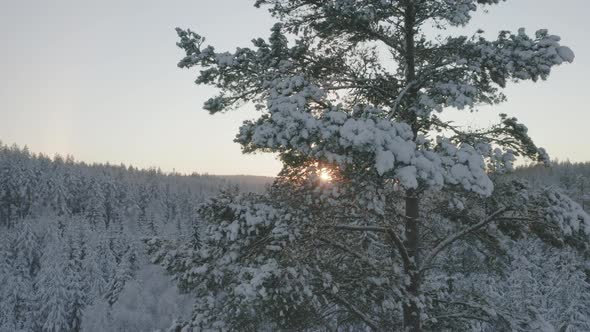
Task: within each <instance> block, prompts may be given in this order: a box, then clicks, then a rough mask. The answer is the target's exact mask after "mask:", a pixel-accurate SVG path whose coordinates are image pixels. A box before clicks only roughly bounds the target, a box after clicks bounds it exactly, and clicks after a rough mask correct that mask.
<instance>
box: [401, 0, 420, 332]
mask: <svg viewBox="0 0 590 332" xmlns="http://www.w3.org/2000/svg"><path fill="white" fill-rule="evenodd" d="M404 2H405V3H404V4H405V17H404V30H405V41H406V49H405V60H406V64H405V65H406V84H408V85H411V84H414V83H415V80H416V58H415V53H416V51H415V42H414V37H415V25H416V9H415V7H414V2H413V0H405V1H404ZM417 95H418V91H417V89H416V88H415V87H414V86H412V87H410V89H409V90H408V96H407V98H408V100H409V101H410V102H414V101H415V100H416V98H417ZM404 118H405V119H404V120H405V121H406V122H407V123H408V124H409V125H410V126H411V127H412V130H413V132H414V137H417V135H418V126H419V124H418V121H417V118H416V114H415V113H414V112H413V111H411V110H404ZM405 212H406V213H405V216H406V232H405V237H406V238H405V243H404V245H405V247H406V250H407V252H408V256H409V257H410V260H411V261H412V264H411V265H410V266H406V274H407V275H408V276H409V277H410V282H409V284H408V285H406V289H405V290H406V294H407V296H408V298H407V299H406V302H405V303H404V306H403V311H404V327H405V330H406V331H408V332H421V331H422V321H421V319H420V314H421V311H420V306H419V304H418V301H419V300H418V297H419V295H420V286H421V285H420V284H421V280H420V279H421V278H420V273H419V271H418V266H419V263H420V225H419V199H418V196H417V193H416V192H415V191H414V190H408V191H407V192H406V211H405Z"/></svg>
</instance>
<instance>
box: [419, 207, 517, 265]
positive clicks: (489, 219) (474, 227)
mask: <svg viewBox="0 0 590 332" xmlns="http://www.w3.org/2000/svg"><path fill="white" fill-rule="evenodd" d="M506 211H508V208H507V207H503V208H501V209H498V210H497V211H496V212H494V213H492V214H491V215H489V216H488V217H487V218H485V219H484V220H482V221H480V222H479V223H477V224H475V225H472V226H469V227H467V228H465V229H464V230H462V231H459V232H457V233H455V234H453V235H451V236H449V237H447V238H446V239H445V240H443V241H442V242H440V243H439V244H438V245H437V246H436V247H435V248H434V249H432V251H431V252H430V254H429V255H428V256H427V257H426V259H425V260H424V264H423V265H422V266H421V267H420V272H422V271H424V270H425V269H427V268H428V266H429V265H430V263H432V260H434V258H436V256H438V254H440V253H441V252H442V251H443V250H444V249H445V248H447V247H448V246H450V245H451V244H453V243H454V242H455V241H457V240H459V239H460V238H462V237H463V236H465V235H467V234H469V233H472V232H475V231H476V230H478V229H480V228H482V227H484V226H486V225H487V224H489V223H491V222H492V221H494V220H496V219H497V218H498V216H500V215H501V214H503V213H504V212H506Z"/></svg>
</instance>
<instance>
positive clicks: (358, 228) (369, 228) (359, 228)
mask: <svg viewBox="0 0 590 332" xmlns="http://www.w3.org/2000/svg"><path fill="white" fill-rule="evenodd" d="M323 227H326V228H334V229H337V230H345V231H355V232H379V233H387V232H388V231H389V230H388V229H387V228H385V227H377V226H348V225H330V226H323Z"/></svg>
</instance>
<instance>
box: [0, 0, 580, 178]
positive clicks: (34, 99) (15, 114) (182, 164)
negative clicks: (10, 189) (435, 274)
mask: <svg viewBox="0 0 590 332" xmlns="http://www.w3.org/2000/svg"><path fill="white" fill-rule="evenodd" d="M253 2H254V1H253V0H191V1H188V0H171V1H161V0H160V1H155V0H147V1H146V0H126V1H121V0H102V1H82V0H52V1H48V0H37V1H32V0H19V1H8V0H0V43H1V44H0V45H2V48H1V49H0V140H1V141H2V142H3V143H4V144H13V143H16V144H18V145H20V146H24V145H27V146H28V147H29V149H30V150H31V151H32V152H42V153H45V154H48V155H50V156H53V155H54V154H56V153H59V154H62V155H66V154H71V155H73V156H74V157H75V158H76V159H77V160H81V161H86V162H107V161H108V162H111V163H115V164H119V163H125V164H132V165H134V166H139V167H150V166H156V167H161V168H162V170H164V171H172V170H173V169H175V170H176V171H180V172H185V173H190V172H193V171H196V172H200V173H205V172H207V173H211V174H252V175H275V174H276V173H277V172H278V171H279V169H280V164H279V162H278V161H276V160H275V158H274V157H273V156H272V155H254V156H244V155H242V154H241V152H240V147H239V145H237V144H235V143H233V138H234V136H235V134H236V132H237V128H238V127H239V125H240V123H241V122H242V121H243V120H245V119H251V118H253V117H254V116H255V112H254V111H252V110H251V109H241V110H237V111H233V112H231V113H228V114H223V115H215V116H211V115H209V114H208V113H207V112H206V111H203V110H202V109H201V106H202V104H203V101H204V100H206V99H207V98H209V97H210V96H211V95H212V94H213V92H214V90H211V89H209V88H205V87H202V86H196V85H194V84H193V80H194V78H195V73H194V72H193V71H187V70H180V69H179V68H177V67H176V63H177V62H178V60H179V59H180V58H181V56H182V51H181V50H180V49H178V48H177V47H176V46H175V42H176V39H177V38H176V34H175V32H174V28H175V27H177V26H179V27H184V28H191V29H192V30H195V31H197V32H199V33H200V34H202V35H204V36H206V37H207V38H208V41H209V42H210V43H211V44H213V45H215V46H216V48H217V49H218V50H233V49H235V47H236V46H250V43H249V41H250V40H251V39H252V38H254V37H267V36H268V29H269V28H270V27H271V26H272V23H273V20H272V19H271V18H270V16H269V15H268V14H267V13H266V11H264V10H257V9H255V8H254V7H253V6H252V3H253ZM588 6H589V5H588V3H587V0H508V1H507V2H506V3H504V4H502V5H500V6H494V7H492V9H491V10H490V13H488V14H485V15H477V19H475V20H474V21H473V23H472V24H471V25H470V27H468V28H467V31H469V34H471V33H472V32H474V31H475V30H476V29H477V28H483V29H484V30H486V31H487V32H494V33H495V32H496V31H498V30H501V29H508V30H512V31H516V30H517V29H518V28H519V27H525V28H527V30H528V31H529V32H531V33H532V32H534V31H535V30H537V29H539V28H548V29H549V31H550V32H552V33H554V34H557V35H561V36H562V37H563V42H562V43H563V44H564V45H568V46H570V47H571V48H572V49H573V50H574V52H575V53H576V61H575V63H574V64H572V65H566V66H561V67H558V68H556V70H555V71H554V72H553V73H552V75H551V77H550V78H549V80H548V81H547V82H541V83H537V84H529V83H525V84H517V85H514V84H513V85H510V86H509V88H508V89H507V90H506V93H507V95H508V97H509V101H508V102H507V103H505V104H503V105H501V106H499V107H494V108H491V109H489V108H486V109H484V110H482V111H481V112H479V113H477V114H475V115H470V116H466V113H465V112H461V113H457V112H454V113H453V118H454V119H457V120H459V121H462V122H465V123H471V124H488V123H489V121H491V120H492V119H496V117H497V116H496V114H497V113H499V112H505V113H508V114H510V115H513V116H516V117H518V118H519V119H520V120H521V121H522V122H523V123H525V124H526V125H527V126H528V127H529V129H530V134H531V136H532V137H533V138H534V139H535V141H536V142H537V144H538V145H540V146H543V147H545V148H546V149H547V150H548V151H549V153H550V155H551V156H552V157H554V158H555V157H556V158H559V159H568V158H569V159H570V160H572V161H590V133H589V128H590V113H589V112H588V106H587V102H586V100H587V99H588V95H589V92H588V91H587V90H588V88H587V87H588V84H587V80H588V77H589V74H590V39H589V38H588V37H587V34H588V31H590V22H589V19H588V18H587V16H588V15H587V13H588Z"/></svg>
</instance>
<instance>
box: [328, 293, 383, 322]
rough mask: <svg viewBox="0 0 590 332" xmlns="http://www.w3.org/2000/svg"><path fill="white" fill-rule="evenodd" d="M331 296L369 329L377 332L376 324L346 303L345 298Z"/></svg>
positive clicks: (335, 295) (352, 305)
mask: <svg viewBox="0 0 590 332" xmlns="http://www.w3.org/2000/svg"><path fill="white" fill-rule="evenodd" d="M331 296H333V297H334V299H336V301H338V302H340V303H341V304H342V305H344V306H345V307H346V308H347V309H348V310H350V311H352V312H353V313H354V314H355V315H357V316H358V317H359V318H360V319H361V320H362V321H363V322H365V324H367V325H368V326H369V327H370V328H371V329H373V330H375V331H379V326H378V325H377V323H375V322H373V321H372V320H371V318H370V317H368V316H367V315H365V314H364V313H363V312H362V311H360V310H359V309H358V308H357V307H355V306H354V304H352V303H350V302H348V301H347V300H346V299H345V298H343V297H341V296H339V295H337V294H331Z"/></svg>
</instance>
